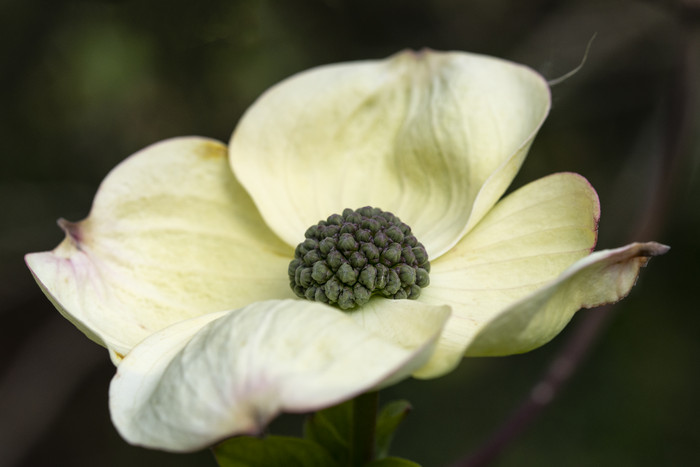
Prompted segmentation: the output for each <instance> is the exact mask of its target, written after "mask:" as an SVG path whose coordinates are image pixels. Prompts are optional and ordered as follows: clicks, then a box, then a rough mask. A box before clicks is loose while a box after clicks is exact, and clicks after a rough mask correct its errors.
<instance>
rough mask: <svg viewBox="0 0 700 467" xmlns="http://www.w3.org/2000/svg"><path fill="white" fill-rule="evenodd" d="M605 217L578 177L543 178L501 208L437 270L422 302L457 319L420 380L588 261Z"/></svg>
mask: <svg viewBox="0 0 700 467" xmlns="http://www.w3.org/2000/svg"><path fill="white" fill-rule="evenodd" d="M599 216H600V208H599V203H598V197H597V195H596V193H595V191H594V190H593V188H592V187H591V186H590V184H589V183H588V182H587V181H586V179H584V178H583V177H581V176H580V175H576V174H572V173H561V174H554V175H550V176H547V177H544V178H541V179H539V180H537V181H535V182H532V183H530V184H528V185H526V186H524V187H522V188H520V189H519V190H517V191H515V192H513V193H512V194H510V195H509V196H507V197H506V198H504V199H503V200H501V201H500V202H499V203H498V204H497V205H496V206H495V207H494V208H493V209H492V210H491V211H490V212H489V213H488V214H487V215H486V217H485V218H484V219H483V220H482V221H481V222H480V223H479V224H478V225H477V226H476V227H475V228H474V229H473V230H472V231H471V232H469V234H467V235H466V236H465V237H464V238H463V239H462V240H461V241H460V243H458V244H457V245H456V246H455V247H454V248H453V249H452V250H450V251H449V252H448V253H447V254H445V255H444V256H442V257H441V258H439V259H437V260H436V261H434V262H433V264H432V271H431V284H430V286H428V287H427V288H425V289H424V290H423V292H422V294H421V297H420V298H419V300H420V301H424V302H426V303H431V304H447V305H449V306H451V307H452V310H453V314H452V317H451V319H450V321H449V322H448V325H447V327H446V330H445V333H444V335H443V336H442V339H441V341H440V345H439V347H438V351H437V352H436V354H435V355H434V356H433V359H432V360H431V365H428V366H426V368H424V369H423V370H422V372H421V375H422V376H426V377H427V376H439V375H440V374H441V373H443V372H444V371H447V370H449V365H447V364H446V362H449V361H450V359H449V358H447V357H448V356H453V355H455V354H457V355H463V354H464V350H465V348H466V346H467V345H468V344H469V342H470V341H471V340H472V339H473V337H474V335H475V333H477V332H478V331H479V329H481V328H482V327H483V326H484V324H485V323H487V322H488V321H489V320H491V319H492V318H493V317H494V316H495V315H496V314H498V313H499V312H500V311H502V310H503V309H505V308H506V307H508V306H509V305H511V304H512V303H514V302H517V301H518V300H520V299H522V298H523V297H525V296H527V295H528V294H530V293H532V292H533V291H535V290H537V289H539V288H541V287H543V286H545V285H546V284H548V283H550V282H551V281H553V280H555V279H556V278H557V277H558V276H559V275H560V274H561V273H562V272H563V271H564V270H565V269H566V268H567V267H569V266H570V265H572V264H573V263H574V262H576V261H577V260H579V259H581V258H583V257H585V256H586V255H588V254H589V253H590V251H591V250H592V249H593V247H594V245H595V242H596V236H597V225H598V219H599Z"/></svg>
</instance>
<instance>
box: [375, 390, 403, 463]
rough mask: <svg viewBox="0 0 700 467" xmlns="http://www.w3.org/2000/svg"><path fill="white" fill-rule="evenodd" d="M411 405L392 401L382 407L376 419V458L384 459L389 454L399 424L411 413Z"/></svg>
mask: <svg viewBox="0 0 700 467" xmlns="http://www.w3.org/2000/svg"><path fill="white" fill-rule="evenodd" d="M411 408H412V407H411V404H410V403H409V402H408V401H406V400H398V401H392V402H389V403H388V404H386V405H385V406H384V407H382V410H381V412H380V413H379V417H377V431H376V444H377V457H378V458H382V457H385V456H386V455H387V454H388V453H389V447H390V445H391V440H392V439H393V437H394V432H395V431H396V428H398V426H399V424H400V423H401V422H402V421H403V420H404V418H406V415H408V412H410V411H411Z"/></svg>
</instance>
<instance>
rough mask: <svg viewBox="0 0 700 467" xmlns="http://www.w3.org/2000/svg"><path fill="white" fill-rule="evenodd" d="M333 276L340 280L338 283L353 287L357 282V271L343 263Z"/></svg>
mask: <svg viewBox="0 0 700 467" xmlns="http://www.w3.org/2000/svg"><path fill="white" fill-rule="evenodd" d="M335 275H336V276H337V277H338V279H340V282H342V283H344V284H347V285H353V284H354V283H355V282H357V271H355V270H354V269H353V268H352V266H350V264H349V263H343V264H342V265H341V266H340V267H339V268H338V271H337V272H336V273H335Z"/></svg>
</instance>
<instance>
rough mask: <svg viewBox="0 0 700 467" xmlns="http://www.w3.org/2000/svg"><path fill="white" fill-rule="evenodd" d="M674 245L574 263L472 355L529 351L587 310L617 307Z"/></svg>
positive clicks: (502, 318)
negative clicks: (650, 263)
mask: <svg viewBox="0 0 700 467" xmlns="http://www.w3.org/2000/svg"><path fill="white" fill-rule="evenodd" d="M669 249H670V247H668V246H666V245H662V244H660V243H656V242H648V243H631V244H629V245H626V246H623V247H620V248H616V249H613V250H601V251H597V252H594V253H592V254H590V255H589V256H587V257H585V258H582V259H581V260H579V261H577V262H576V263H574V264H573V265H572V266H571V267H570V268H568V269H567V270H566V271H564V272H563V273H562V275H561V276H559V278H557V279H556V280H555V281H554V282H552V283H551V284H550V285H548V286H546V287H544V288H542V289H539V290H538V291H536V292H534V293H533V294H531V295H529V296H527V297H525V298H524V299H523V300H520V301H519V302H517V303H515V304H513V305H512V306H510V307H508V308H506V309H505V310H503V311H502V312H500V313H499V314H498V315H496V316H495V317H494V318H493V319H492V320H491V321H489V322H488V323H486V324H485V325H484V326H483V328H482V329H481V330H479V332H477V333H476V335H475V337H474V339H473V340H471V341H470V342H469V343H468V344H467V346H466V349H465V355H466V356H500V355H511V354H517V353H524V352H528V351H530V350H533V349H535V348H537V347H540V346H542V345H544V344H545V343H547V342H549V341H550V340H551V339H553V338H554V337H555V336H556V335H557V334H558V333H559V332H560V331H561V330H562V329H563V328H564V326H566V324H567V323H568V322H569V321H570V320H571V318H572V317H573V315H574V313H576V311H578V310H579V309H581V308H594V307H597V306H600V305H604V304H608V303H615V302H617V301H619V300H621V299H623V298H624V297H626V296H627V294H629V292H630V290H631V288H632V287H633V286H634V284H635V283H636V281H637V277H638V275H639V271H640V269H641V268H642V267H644V266H646V264H647V262H648V261H649V259H650V258H651V257H652V256H659V255H662V254H664V253H666V252H667V251H668V250H669Z"/></svg>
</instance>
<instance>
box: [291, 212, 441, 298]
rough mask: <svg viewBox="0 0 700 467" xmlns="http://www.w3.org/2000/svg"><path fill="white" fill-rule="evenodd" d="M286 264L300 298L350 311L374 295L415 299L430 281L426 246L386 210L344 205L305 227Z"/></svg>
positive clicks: (295, 291)
mask: <svg viewBox="0 0 700 467" xmlns="http://www.w3.org/2000/svg"><path fill="white" fill-rule="evenodd" d="M304 237H306V240H304V241H303V242H302V243H300V244H299V245H298V246H297V247H296V250H294V259H293V260H292V262H291V263H289V280H290V284H289V285H290V286H291V287H292V290H294V293H296V294H297V295H298V296H299V297H301V298H306V299H308V300H315V301H317V302H323V303H328V304H331V305H337V306H339V307H340V308H342V309H343V310H349V309H351V308H355V307H356V306H362V305H364V304H365V303H367V302H368V301H369V299H370V297H372V295H375V294H376V295H382V296H384V297H387V298H394V299H401V298H410V299H416V298H418V296H419V295H420V289H421V288H422V287H426V286H427V285H428V284H429V283H430V279H429V277H428V272H430V262H429V261H428V253H427V252H426V251H425V247H424V246H423V245H422V244H421V243H420V242H418V240H416V237H414V236H413V235H412V234H411V228H410V227H409V226H408V225H406V224H404V223H403V222H401V219H399V218H398V217H396V216H395V215H393V214H392V213H390V212H384V211H382V210H381V209H378V208H372V207H369V206H366V207H364V208H360V209H357V210H354V211H353V210H352V209H345V210H344V211H343V214H342V215H341V214H333V215H331V216H330V217H328V219H326V220H325V221H320V222H319V223H318V224H316V225H313V226H311V227H309V228H308V230H307V231H306V233H305V234H304Z"/></svg>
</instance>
